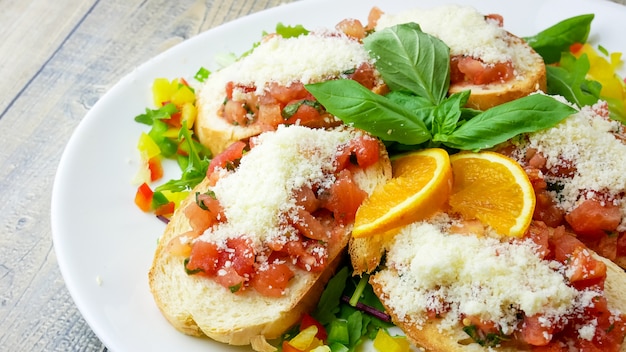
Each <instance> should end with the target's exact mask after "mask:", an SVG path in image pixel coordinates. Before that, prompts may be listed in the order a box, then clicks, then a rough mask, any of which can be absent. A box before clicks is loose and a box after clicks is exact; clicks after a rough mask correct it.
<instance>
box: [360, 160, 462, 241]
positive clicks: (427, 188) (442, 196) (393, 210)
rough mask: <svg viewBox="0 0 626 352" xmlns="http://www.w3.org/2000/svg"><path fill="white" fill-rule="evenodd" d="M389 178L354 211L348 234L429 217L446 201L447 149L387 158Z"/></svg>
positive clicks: (377, 230)
mask: <svg viewBox="0 0 626 352" xmlns="http://www.w3.org/2000/svg"><path fill="white" fill-rule="evenodd" d="M391 167H392V170H393V177H392V179H391V180H389V181H388V182H387V183H386V184H384V185H382V186H380V187H378V188H377V189H375V190H374V192H373V193H372V194H371V195H370V196H369V197H368V198H367V199H366V200H365V201H364V202H363V204H362V205H361V206H360V207H359V209H358V210H357V213H356V218H355V221H354V228H353V230H352V236H353V237H356V238H359V237H368V236H372V235H376V234H383V233H385V232H387V231H389V230H392V229H395V228H397V227H400V226H403V225H407V224H409V223H411V222H414V221H418V220H423V219H426V218H427V217H429V216H431V215H432V214H434V213H435V212H437V211H438V210H441V209H442V208H443V205H444V204H445V203H446V201H447V200H448V197H449V195H450V190H451V188H452V170H451V168H450V158H449V156H448V152H446V151H445V150H443V149H439V148H431V149H423V150H420V151H417V152H412V153H409V154H405V155H402V156H399V157H397V158H394V159H392V160H391Z"/></svg>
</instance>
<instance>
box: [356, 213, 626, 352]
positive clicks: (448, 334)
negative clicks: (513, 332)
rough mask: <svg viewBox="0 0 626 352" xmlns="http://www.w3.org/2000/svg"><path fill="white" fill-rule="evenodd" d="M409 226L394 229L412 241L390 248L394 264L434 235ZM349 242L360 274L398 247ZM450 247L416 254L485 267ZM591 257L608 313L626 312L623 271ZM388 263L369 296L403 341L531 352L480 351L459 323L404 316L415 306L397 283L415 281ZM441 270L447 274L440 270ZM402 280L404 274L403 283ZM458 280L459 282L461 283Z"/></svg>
mask: <svg viewBox="0 0 626 352" xmlns="http://www.w3.org/2000/svg"><path fill="white" fill-rule="evenodd" d="M410 226H419V227H413V228H412V229H409V230H406V229H408V227H407V228H405V229H402V230H399V232H398V233H399V234H403V236H407V235H409V236H410V237H413V238H416V239H415V240H411V243H413V246H409V247H410V248H405V247H406V244H407V242H406V238H407V237H405V239H404V240H402V241H403V242H401V243H403V247H402V248H395V254H393V255H394V256H395V257H394V258H393V259H391V260H398V259H397V258H401V257H402V256H409V257H411V256H413V255H415V254H414V253H417V249H416V248H415V247H416V246H419V245H421V244H422V243H423V242H422V241H424V240H427V241H428V239H429V237H428V236H432V235H433V234H435V232H431V231H433V230H431V229H430V228H428V227H426V228H424V227H423V226H421V225H417V224H414V225H409V227H410ZM404 231H408V232H404ZM415 231H423V232H422V234H423V237H416V236H417V235H416V232H415ZM411 233H412V235H411ZM465 236H467V235H465ZM565 236H569V235H565ZM417 238H419V239H417ZM457 240H458V239H457ZM435 241H437V240H435ZM354 243H355V241H352V242H351V244H350V245H351V248H350V255H351V256H352V257H353V258H352V262H353V263H367V265H362V266H361V267H359V268H358V270H361V271H362V272H368V271H369V269H370V267H371V266H373V265H374V263H373V262H372V261H371V260H369V259H368V258H367V257H368V256H370V255H372V253H374V254H375V255H377V253H378V251H382V252H383V254H385V253H386V252H387V255H388V256H389V253H391V252H390V251H391V250H394V246H397V244H396V243H394V239H393V238H392V237H391V236H390V235H388V236H387V237H386V238H382V237H379V238H377V239H374V238H372V239H370V240H369V241H361V242H359V243H357V245H356V246H354ZM433 243H435V242H433ZM375 244H378V245H380V246H382V249H380V248H378V249H376V250H373V249H372V248H374V247H375ZM459 247H462V248H468V247H463V245H459ZM454 248H455V249H454V250H450V252H449V253H447V254H444V253H433V251H436V249H434V248H431V247H428V249H427V250H425V251H421V252H419V253H421V255H426V256H427V257H428V258H429V259H428V260H430V261H435V262H438V261H440V260H444V259H441V258H444V257H445V258H454V257H455V256H458V257H459V258H460V257H465V256H466V255H469V256H471V257H473V258H474V259H473V260H475V262H476V265H477V268H479V265H480V263H484V262H485V261H486V260H489V259H487V258H485V257H482V256H481V257H479V255H480V254H479V253H478V252H475V251H474V248H471V249H467V250H461V251H458V248H456V247H454ZM452 252H455V253H452ZM496 252H498V253H499V255H505V256H506V255H507V254H504V252H503V251H498V250H496ZM403 253H404V254H403ZM426 253H428V254H426ZM431 253H432V254H431ZM592 253H593V252H592ZM398 255H400V257H397V256H398ZM593 256H594V258H596V259H599V260H601V261H602V262H603V263H605V264H606V266H607V278H606V281H605V289H604V295H605V297H606V298H607V302H608V307H609V309H611V311H612V312H625V311H626V296H624V295H623V292H624V290H625V289H626V273H625V272H624V270H623V269H621V268H620V267H619V266H618V265H616V264H615V263H613V262H611V261H610V260H608V259H606V258H603V257H600V256H599V255H597V254H595V253H593ZM354 257H358V258H354ZM380 257H382V254H381V255H380V256H379V258H380ZM515 258H517V259H514V260H516V261H519V262H524V263H527V261H526V257H523V258H518V257H515ZM389 260H390V259H389V258H387V260H386V261H387V262H386V263H382V262H381V263H380V266H379V267H378V269H379V270H378V271H377V272H375V273H374V274H372V276H370V280H369V281H370V284H371V285H372V287H373V290H374V293H375V294H376V295H377V296H378V297H379V299H380V301H381V303H382V304H383V306H384V307H385V309H386V312H387V313H388V314H389V315H390V316H391V318H392V321H393V322H394V324H396V325H397V326H398V327H399V328H400V329H401V330H402V331H403V332H404V333H405V334H406V335H407V338H408V339H409V340H410V341H411V342H412V343H413V344H414V345H415V346H417V347H420V348H423V349H424V350H426V351H433V352H468V351H487V350H489V351H501V352H509V351H511V352H513V351H524V350H530V349H529V348H528V346H526V345H516V346H512V345H507V346H506V347H502V346H500V347H492V348H486V347H483V346H480V345H479V344H478V343H476V342H475V341H474V340H472V339H471V338H470V337H469V335H468V334H467V333H465V332H464V331H463V325H462V323H461V322H458V323H457V324H456V325H453V326H452V327H449V326H447V325H445V324H450V323H449V322H447V323H444V322H443V320H442V319H438V318H434V319H430V318H429V319H426V320H420V319H423V318H419V317H418V318H416V317H415V316H414V315H412V313H406V312H407V311H406V305H407V304H408V305H411V304H413V302H415V301H414V300H412V299H407V300H404V296H406V297H411V296H410V295H411V293H410V292H407V291H406V289H407V288H406V287H405V286H403V284H401V282H402V281H403V280H417V279H414V278H408V279H407V278H406V277H407V276H406V275H407V274H406V273H404V272H402V273H401V272H400V271H398V270H396V267H395V265H398V263H393V264H391V265H390V263H389ZM400 261H401V263H405V262H404V261H403V259H400ZM453 262H454V263H448V262H444V261H441V262H438V264H439V265H442V268H448V267H456V266H457V265H460V264H459V263H458V262H456V259H453ZM446 263H448V264H446ZM400 265H406V264H400ZM410 265H411V266H413V265H415V264H414V263H412V264H410ZM418 265H421V264H418ZM527 265H528V264H527ZM441 270H443V271H447V269H441ZM482 270H483V272H485V271H484V270H491V269H487V268H483V269H482ZM508 270H514V269H509V268H507V269H504V270H503V271H498V272H499V273H498V274H495V275H504V274H503V273H505V272H507V271H508ZM528 270H530V269H528ZM478 272H480V270H479V271H474V273H478ZM526 273H528V271H526ZM403 275H404V278H403ZM432 275H436V276H439V275H445V274H441V271H435V272H433V273H432ZM468 275H471V274H468ZM475 275H477V274H475ZM442 277H443V276H442ZM481 277H482V275H481ZM494 278H495V276H494ZM542 278H543V277H542ZM475 279H476V280H480V279H478V278H475ZM437 280H443V281H437V282H441V285H444V283H443V282H444V281H445V282H448V281H446V280H448V279H437ZM458 280H460V278H459V279H458ZM556 280H557V281H558V280H559V279H558V278H557V279H556ZM411 282H412V281H411ZM509 284H511V285H514V286H511V287H516V288H515V289H514V290H521V287H522V286H521V285H522V284H521V282H510V283H509ZM398 288H401V289H400V291H397V292H396V293H393V294H391V293H390V292H391V291H392V290H398ZM502 289H504V290H508V288H506V287H503V288H502ZM398 292H401V293H398ZM392 295H395V296H396V297H400V298H399V299H400V300H404V301H403V302H401V303H400V302H398V301H395V300H394V299H392V298H391V297H392ZM398 307H401V308H398ZM620 351H626V344H625V343H623V342H622V345H621V349H620Z"/></svg>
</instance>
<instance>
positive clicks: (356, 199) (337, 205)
mask: <svg viewBox="0 0 626 352" xmlns="http://www.w3.org/2000/svg"><path fill="white" fill-rule="evenodd" d="M366 197H367V193H366V192H365V191H363V190H362V189H360V188H359V186H358V185H357V184H356V183H355V182H354V180H353V179H352V173H351V172H350V171H349V170H348V169H344V170H342V171H341V172H340V173H339V174H338V175H337V180H336V181H335V183H334V184H333V185H332V186H331V187H330V189H329V190H328V192H327V193H326V194H325V195H324V197H323V199H322V203H323V207H324V208H326V209H328V210H330V211H332V212H333V215H334V218H335V221H337V222H338V223H339V224H347V223H349V222H352V221H353V220H354V217H355V215H356V211H357V209H358V208H359V206H360V205H361V203H363V201H364V200H365V198H366Z"/></svg>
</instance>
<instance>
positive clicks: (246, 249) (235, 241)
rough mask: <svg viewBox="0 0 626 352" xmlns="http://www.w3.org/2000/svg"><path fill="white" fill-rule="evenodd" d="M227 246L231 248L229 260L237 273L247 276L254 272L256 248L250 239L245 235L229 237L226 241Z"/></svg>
mask: <svg viewBox="0 0 626 352" xmlns="http://www.w3.org/2000/svg"><path fill="white" fill-rule="evenodd" d="M226 247H228V248H229V250H228V251H227V253H228V256H227V258H228V261H230V263H231V264H230V266H231V267H232V268H233V269H235V271H236V272H237V274H239V275H241V276H243V277H246V276H250V275H252V274H253V273H254V271H255V268H254V262H255V256H256V253H255V250H254V248H253V247H252V243H251V242H250V240H247V239H246V238H244V237H238V238H229V239H228V240H227V241H226Z"/></svg>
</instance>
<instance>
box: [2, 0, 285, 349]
mask: <svg viewBox="0 0 626 352" xmlns="http://www.w3.org/2000/svg"><path fill="white" fill-rule="evenodd" d="M5 2H6V1H2V0H0V5H5ZM279 3H282V1H252V2H247V1H245V0H238V1H214V2H205V1H199V0H196V1H194V0H184V1H177V2H168V1H157V0H146V1H142V0H107V1H105V0H101V1H98V2H96V3H95V5H94V6H93V7H92V6H91V4H92V3H88V2H86V3H82V2H80V1H76V0H62V1H56V2H49V3H46V2H45V0H43V1H32V2H10V4H6V5H8V8H9V9H10V10H9V11H7V12H5V13H4V15H2V16H3V17H0V23H3V26H2V27H1V28H0V33H1V34H2V35H4V36H6V37H9V36H10V43H8V44H7V43H6V42H5V43H2V44H0V70H1V71H0V77H2V80H3V82H5V81H6V79H8V80H10V81H12V82H13V83H11V84H10V85H6V84H5V85H4V86H2V88H0V103H1V104H2V105H0V107H1V109H0V111H2V115H1V116H2V118H0V143H1V148H0V179H2V182H1V183H0V194H2V195H3V201H2V202H0V204H1V205H0V224H3V225H2V230H1V233H2V235H1V236H0V346H3V347H2V348H3V349H9V350H14V351H18V350H24V351H68V350H81V351H101V350H102V349H103V348H104V346H103V345H102V344H101V342H100V341H99V340H98V339H97V337H96V336H95V335H94V333H93V332H92V331H91V330H90V329H89V327H88V326H87V325H86V323H85V321H84V320H83V318H82V317H81V315H80V313H79V312H78V311H77V309H76V307H75V306H74V304H73V302H72V300H71V298H70V296H69V294H68V291H67V289H66V288H65V285H64V283H63V280H62V278H61V276H60V273H59V269H58V267H57V263H56V257H55V253H54V250H53V247H52V241H51V233H50V220H49V217H50V206H49V204H50V200H51V195H50V190H51V189H52V182H53V180H54V175H55V171H56V166H57V164H58V161H59V159H60V156H61V154H62V151H63V148H64V146H65V143H66V142H67V140H68V139H69V137H70V136H71V134H72V132H73V131H74V129H75V128H76V126H77V125H78V123H79V122H80V121H81V119H82V118H83V117H84V116H85V114H86V113H87V111H88V110H89V109H90V108H91V107H92V106H93V105H94V104H95V102H96V101H97V100H98V99H99V98H100V97H102V96H103V95H104V94H105V93H106V91H107V90H108V89H109V88H110V87H112V86H113V85H114V84H115V83H116V82H117V81H118V80H119V79H121V78H122V77H123V76H124V75H126V74H127V73H128V72H130V71H131V70H133V69H134V68H135V67H137V66H138V65H140V64H141V63H143V62H145V61H147V60H148V59H150V58H151V57H153V56H155V55H157V54H158V53H160V52H162V51H163V50H166V49H167V48H169V47H171V46H172V45H175V44H177V43H179V42H181V41H183V40H185V39H187V38H190V37H192V36H194V35H196V34H198V33H199V32H201V31H203V30H205V29H208V28H212V27H214V26H215V25H218V24H220V23H222V21H224V20H227V19H234V18H237V17H240V16H243V15H245V14H248V13H251V12H254V11H258V10H260V9H263V8H265V7H268V6H274V5H278V4H279ZM18 22H23V23H18ZM38 22H39V25H38ZM4 23H9V24H10V26H9V27H11V26H13V27H14V28H13V31H15V33H13V32H12V31H11V30H10V29H8V27H5V26H4ZM18 24H19V26H18ZM53 24H54V25H53ZM18 27H19V28H18ZM31 32H32V33H31ZM20 38H22V40H20ZM7 42H8V41H7ZM9 52H13V53H16V55H15V57H11V56H10V55H6V53H9ZM18 53H19V55H17V54H18ZM29 55H30V56H29ZM20 60H21V61H20ZM20 62H22V63H21V65H22V66H20V67H19V68H18V67H17V66H19V65H18V63H20ZM9 66H15V67H16V68H15V69H11V68H9ZM14 71H15V72H14ZM86 265H88V263H86Z"/></svg>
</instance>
